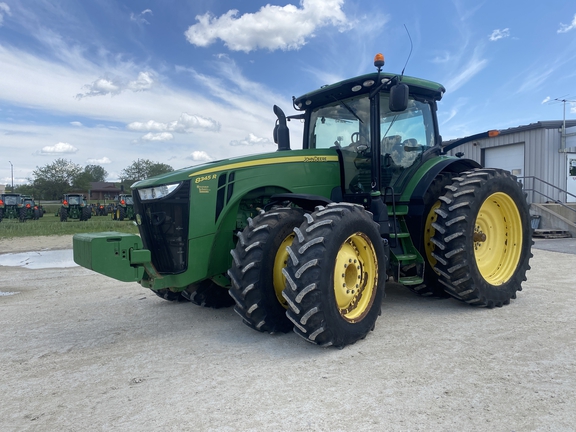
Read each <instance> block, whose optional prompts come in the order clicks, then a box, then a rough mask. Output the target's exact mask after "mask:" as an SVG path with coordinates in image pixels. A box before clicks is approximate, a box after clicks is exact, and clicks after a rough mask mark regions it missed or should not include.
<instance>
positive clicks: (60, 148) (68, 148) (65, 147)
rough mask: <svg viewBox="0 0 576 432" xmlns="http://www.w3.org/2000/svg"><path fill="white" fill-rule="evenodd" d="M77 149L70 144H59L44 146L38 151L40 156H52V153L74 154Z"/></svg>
mask: <svg viewBox="0 0 576 432" xmlns="http://www.w3.org/2000/svg"><path fill="white" fill-rule="evenodd" d="M77 151H78V149H77V148H76V147H74V146H73V145H72V144H68V143H63V142H59V143H58V144H56V145H53V146H45V147H42V150H40V154H54V153H76V152H77Z"/></svg>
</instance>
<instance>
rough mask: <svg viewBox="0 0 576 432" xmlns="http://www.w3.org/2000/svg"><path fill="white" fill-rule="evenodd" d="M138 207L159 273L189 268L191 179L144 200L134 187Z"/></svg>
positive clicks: (145, 239) (141, 227)
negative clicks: (159, 196)
mask: <svg viewBox="0 0 576 432" xmlns="http://www.w3.org/2000/svg"><path fill="white" fill-rule="evenodd" d="M132 196H133V198H134V208H135V210H136V213H137V214H138V215H140V218H141V224H140V225H139V226H138V228H139V230H140V236H141V237H142V243H143V244H144V247H145V248H146V249H148V250H150V252H151V254H152V264H154V267H156V270H158V272H159V273H163V274H167V273H170V274H174V273H182V272H184V271H186V269H187V268H188V221H189V217H190V182H189V181H185V182H183V183H182V185H180V186H179V187H178V189H176V190H175V191H174V192H173V193H171V194H170V195H169V196H168V197H166V198H161V199H158V200H150V201H148V200H146V201H141V200H140V196H139V194H138V192H137V191H136V190H135V191H133V195H132Z"/></svg>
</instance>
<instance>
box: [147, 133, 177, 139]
mask: <svg viewBox="0 0 576 432" xmlns="http://www.w3.org/2000/svg"><path fill="white" fill-rule="evenodd" d="M141 139H143V140H144V141H170V140H172V139H174V135H172V134H171V133H170V132H160V133H152V132H148V133H147V134H146V135H144V136H143V137H142V138H141Z"/></svg>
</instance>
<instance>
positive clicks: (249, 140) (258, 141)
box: [230, 133, 274, 146]
mask: <svg viewBox="0 0 576 432" xmlns="http://www.w3.org/2000/svg"><path fill="white" fill-rule="evenodd" d="M269 144H274V142H273V141H272V140H270V139H268V138H260V137H258V136H256V135H254V134H253V133H250V134H248V136H247V137H246V138H244V139H243V140H240V141H238V140H234V141H230V145H231V146H255V145H261V146H265V145H269Z"/></svg>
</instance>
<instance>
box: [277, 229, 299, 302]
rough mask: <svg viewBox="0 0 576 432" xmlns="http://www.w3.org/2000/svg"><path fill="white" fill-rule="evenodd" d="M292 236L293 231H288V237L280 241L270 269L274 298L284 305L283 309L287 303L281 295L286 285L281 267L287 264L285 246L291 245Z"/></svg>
mask: <svg viewBox="0 0 576 432" xmlns="http://www.w3.org/2000/svg"><path fill="white" fill-rule="evenodd" d="M294 236H295V234H294V233H290V235H288V237H286V238H285V239H284V240H283V241H282V243H281V244H280V247H279V248H278V251H277V252H276V257H275V258H274V268H273V269H272V283H273V285H274V292H275V293H276V298H277V299H278V301H279V302H280V304H281V305H282V306H284V308H285V309H288V303H287V302H286V300H285V299H284V297H282V290H284V287H285V286H286V277H285V276H284V275H283V274H282V269H284V268H285V267H286V264H288V251H287V250H286V248H287V247H288V246H290V245H292V242H293V241H294Z"/></svg>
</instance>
